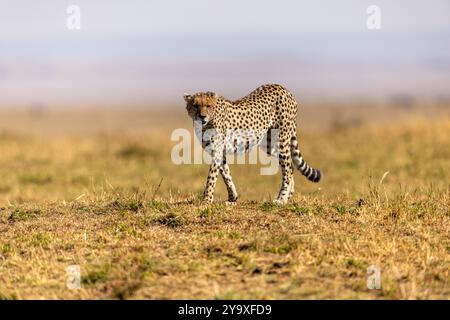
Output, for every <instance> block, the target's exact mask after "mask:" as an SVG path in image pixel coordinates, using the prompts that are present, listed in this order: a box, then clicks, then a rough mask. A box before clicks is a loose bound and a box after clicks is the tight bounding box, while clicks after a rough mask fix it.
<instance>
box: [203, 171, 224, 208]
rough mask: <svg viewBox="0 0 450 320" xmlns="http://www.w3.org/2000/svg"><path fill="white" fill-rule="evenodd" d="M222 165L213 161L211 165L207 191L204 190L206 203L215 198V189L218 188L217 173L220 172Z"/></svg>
mask: <svg viewBox="0 0 450 320" xmlns="http://www.w3.org/2000/svg"><path fill="white" fill-rule="evenodd" d="M220 166H221V165H220V164H218V163H215V162H213V163H212V164H211V166H210V167H209V172H208V178H207V180H206V186H205V191H204V192H203V202H204V203H212V202H213V200H214V190H215V189H216V182H217V174H218V173H219V170H220Z"/></svg>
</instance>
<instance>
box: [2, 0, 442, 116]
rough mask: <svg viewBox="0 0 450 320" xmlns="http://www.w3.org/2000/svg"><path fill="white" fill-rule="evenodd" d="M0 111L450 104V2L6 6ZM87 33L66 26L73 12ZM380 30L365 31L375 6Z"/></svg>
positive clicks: (21, 0) (99, 1)
mask: <svg viewBox="0 0 450 320" xmlns="http://www.w3.org/2000/svg"><path fill="white" fill-rule="evenodd" d="M0 4H1V8H2V10H0V46H1V47H0V95H1V97H2V99H1V100H0V107H10V106H13V107H15V106H35V105H42V106H46V105H64V106H72V105H80V104H115V105H120V104H122V105H124V104H165V103H167V104H170V103H182V100H181V96H182V94H183V93H184V92H197V91H207V90H211V91H216V92H218V93H220V94H222V95H224V96H226V97H227V98H229V99H232V100H233V99H237V98H239V97H241V96H244V95H246V94H248V93H249V92H250V91H251V90H253V89H255V88H256V87H258V86H259V85H261V84H264V83H280V84H282V85H284V86H286V87H287V88H288V89H290V90H291V91H292V92H293V93H294V94H295V95H296V97H297V98H298V99H299V100H300V101H301V100H307V101H308V100H333V99H337V100H355V99H356V100H357V99H359V100H361V99H369V100H370V99H378V100H383V99H391V98H392V97H394V98H395V97H401V98H402V97H403V98H404V99H431V100H445V101H450V91H449V85H448V84H449V83H450V41H449V40H450V19H449V17H450V2H449V1H445V0H444V1H441V0H439V1H434V2H433V3H432V4H431V3H428V4H424V3H422V2H421V1H418V0H415V1H404V0H402V1H396V2H395V3H393V2H389V1H386V0H383V1H377V3H372V2H369V1H356V0H344V1H342V2H339V4H337V3H334V2H332V1H330V0H328V1H319V2H315V3H311V2H295V1H284V2H275V1H261V2H256V1H248V2H245V3H240V2H238V1H229V2H227V3H214V4H213V5H211V3H210V2H208V1H204V0H197V1H193V2H190V3H189V4H187V3H184V2H182V1H172V2H170V3H169V2H162V1H129V2H127V3H124V2H118V1H112V2H111V1H102V0H96V1H92V0H91V1H87V0H79V1H76V3H73V2H68V1H56V0H53V1H51V0H44V1H40V2H39V3H37V2H33V1H25V0H19V1H3V0H2V1H0ZM72 4H75V5H78V6H79V7H80V9H81V30H77V31H70V30H68V29H67V28H66V19H67V17H68V14H67V13H66V8H67V7H68V6H69V5H72ZM372 4H376V5H378V6H379V7H380V9H381V25H382V27H381V29H380V30H368V29H367V27H366V20H367V17H368V15H367V13H366V8H367V7H368V6H369V5H372Z"/></svg>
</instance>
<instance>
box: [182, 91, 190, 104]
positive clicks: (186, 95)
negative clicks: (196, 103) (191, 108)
mask: <svg viewBox="0 0 450 320" xmlns="http://www.w3.org/2000/svg"><path fill="white" fill-rule="evenodd" d="M183 98H184V101H186V102H189V101H191V100H192V96H191V95H190V94H188V93H185V94H183Z"/></svg>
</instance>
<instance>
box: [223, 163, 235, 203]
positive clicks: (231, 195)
mask: <svg viewBox="0 0 450 320" xmlns="http://www.w3.org/2000/svg"><path fill="white" fill-rule="evenodd" d="M220 174H221V175H222V178H223V181H224V182H225V185H226V186H227V191H228V202H236V201H237V199H238V194H237V192H236V187H235V186H234V183H233V179H232V178H231V174H230V167H229V166H228V164H227V163H226V162H224V163H223V164H222V165H221V166H220Z"/></svg>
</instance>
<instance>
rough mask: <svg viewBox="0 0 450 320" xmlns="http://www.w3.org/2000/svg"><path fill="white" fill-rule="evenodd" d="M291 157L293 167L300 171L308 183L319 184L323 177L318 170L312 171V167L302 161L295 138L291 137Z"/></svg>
mask: <svg viewBox="0 0 450 320" xmlns="http://www.w3.org/2000/svg"><path fill="white" fill-rule="evenodd" d="M291 156H292V162H293V163H294V166H295V167H296V168H297V169H298V170H300V172H301V173H302V175H304V176H305V177H306V178H307V179H308V180H309V181H312V182H319V181H320V180H321V179H322V177H323V175H322V172H321V171H320V170H319V169H314V168H313V167H310V166H309V165H308V164H307V163H306V161H305V160H304V159H303V157H302V155H301V154H300V150H299V149H298V142H297V137H296V136H292V138H291Z"/></svg>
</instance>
